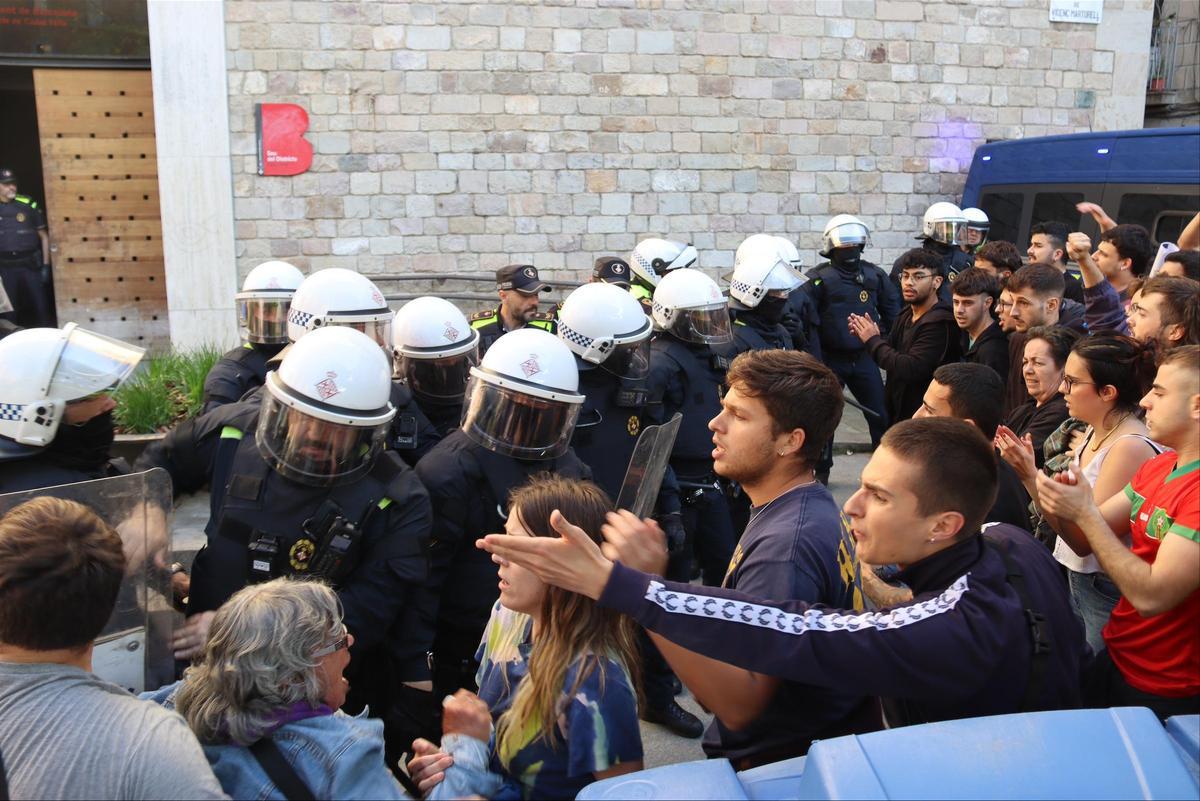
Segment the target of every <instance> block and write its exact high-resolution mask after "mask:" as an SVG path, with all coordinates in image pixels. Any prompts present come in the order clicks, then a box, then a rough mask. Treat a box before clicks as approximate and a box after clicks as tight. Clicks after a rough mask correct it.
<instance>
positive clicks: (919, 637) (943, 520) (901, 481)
mask: <svg viewBox="0 0 1200 801" xmlns="http://www.w3.org/2000/svg"><path fill="white" fill-rule="evenodd" d="M995 491H996V457H995V453H994V451H993V450H992V446H991V443H989V442H988V441H987V439H986V438H985V437H984V436H983V435H982V434H980V433H979V431H978V430H977V429H975V428H974V427H973V426H971V425H969V424H967V423H964V422H962V421H960V420H946V419H930V420H907V421H903V422H900V423H898V424H896V426H894V427H893V428H892V429H891V430H889V431H888V433H887V434H886V435H885V436H884V438H883V443H882V444H881V445H880V447H879V449H878V450H877V451H875V453H874V455H872V457H871V461H870V463H869V464H868V465H867V467H866V468H865V469H864V471H863V476H862V487H861V489H859V491H858V492H857V493H855V495H854V496H853V497H852V498H850V500H848V501H847V502H846V505H845V512H846V514H847V515H848V516H849V518H850V521H851V527H852V530H853V534H854V538H855V540H856V542H857V550H858V558H859V559H860V560H863V561H866V562H868V563H873V564H889V563H891V564H898V565H900V566H901V568H902V569H901V571H900V573H899V574H898V578H899V579H900V580H901V581H903V582H904V583H905V584H907V585H909V586H910V587H911V588H912V592H913V596H914V598H913V600H912V601H911V602H909V603H905V604H901V605H898V606H896V607H893V608H891V609H886V610H882V611H879V612H866V613H855V612H852V611H847V610H840V609H832V608H826V607H819V606H818V607H813V606H810V605H809V604H807V603H804V602H803V601H790V602H776V601H766V600H762V599H760V598H757V597H755V596H751V595H748V594H746V593H741V592H738V591H736V590H726V589H716V588H711V587H698V586H695V585H690V584H681V583H677V582H670V581H664V580H660V579H658V578H656V577H654V576H653V575H647V572H643V571H648V572H649V573H651V574H653V573H654V572H656V571H657V570H660V569H661V567H662V565H663V563H664V561H665V548H664V547H663V542H662V535H661V533H660V532H656V531H655V528H654V526H653V523H652V521H639V520H637V519H635V518H634V517H633V515H631V514H629V513H628V512H621V513H613V514H611V515H609V525H607V526H605V529H604V533H605V539H606V540H607V543H606V545H605V551H606V552H607V553H608V554H611V555H612V556H614V557H616V558H617V560H618V561H617V562H616V563H614V562H613V561H611V560H610V559H609V558H608V557H606V556H605V555H604V553H602V552H601V549H600V548H599V547H597V546H596V544H595V543H594V542H593V541H592V540H591V539H590V538H589V537H588V536H587V535H586V534H584V533H583V531H581V530H580V529H578V528H577V527H575V526H573V525H571V524H570V523H569V522H567V521H566V520H565V519H562V518H561V516H560V517H559V518H556V520H555V528H556V529H557V530H558V531H559V533H560V534H561V535H562V536H561V537H560V538H558V539H546V538H542V539H537V540H529V539H524V538H515V537H503V536H489V537H487V538H485V540H484V541H483V542H481V543H480V546H481V547H485V548H486V549H488V550H490V551H491V552H492V553H493V554H494V555H495V556H496V557H498V558H500V559H501V560H502V561H504V562H506V563H508V562H513V561H519V562H520V563H521V564H524V565H525V566H526V567H528V568H529V569H530V570H532V571H534V572H535V573H537V574H538V575H539V576H540V577H542V579H543V580H545V581H548V582H550V583H553V584H555V585H558V586H562V587H566V588H570V589H572V590H574V591H577V592H580V593H583V594H585V595H587V596H588V597H590V598H596V599H599V601H600V605H601V606H603V607H606V608H610V609H615V610H618V611H622V612H625V613H626V614H629V615H631V616H632V617H633V618H634V619H635V620H637V622H638V623H640V624H641V625H643V626H645V627H646V628H647V629H649V630H650V631H653V632H656V633H657V634H660V635H661V636H662V637H664V638H665V639H667V640H670V641H672V642H674V643H676V644H678V645H680V646H682V647H684V648H687V649H688V650H691V651H695V652H697V653H699V654H703V655H705V656H708V657H711V658H713V659H717V660H720V661H723V662H729V663H731V664H734V665H737V666H739V667H742V668H745V669H747V670H753V671H756V672H759V673H763V674H765V675H773V676H778V677H780V678H784V679H789V680H793V681H800V682H806V683H811V684H814V685H817V686H822V687H828V688H830V689H834V690H841V691H843V692H861V693H866V694H871V695H878V696H881V700H882V702H883V706H884V716H885V720H886V722H887V723H888V725H889V726H901V725H908V724H912V723H918V722H929V721H937V720H951V719H957V718H963V717H971V716H976V715H992V714H1002V713H1008V712H1016V711H1019V710H1027V711H1029V710H1038V709H1060V708H1071V707H1074V706H1076V705H1077V704H1078V702H1079V694H1080V693H1079V678H1080V663H1081V659H1082V657H1083V655H1084V653H1085V646H1084V642H1083V631H1082V627H1081V626H1080V624H1079V622H1078V620H1077V619H1076V618H1075V615H1074V613H1073V612H1072V611H1071V609H1070V600H1069V599H1068V597H1067V587H1066V582H1065V581H1064V580H1063V578H1062V575H1061V574H1060V572H1059V569H1058V565H1057V563H1055V562H1054V559H1053V558H1052V557H1051V556H1050V554H1049V553H1047V552H1046V551H1045V549H1044V548H1042V546H1040V545H1039V544H1038V543H1036V542H1034V541H1033V540H1032V539H1031V538H1030V537H1029V535H1028V534H1027V533H1025V532H1023V531H1020V530H1017V529H1014V528H1012V527H1010V526H1005V525H994V526H990V527H988V529H987V531H986V533H984V534H982V535H981V534H980V533H979V526H980V524H981V523H982V522H983V519H984V517H985V516H986V514H987V510H988V508H989V507H990V506H991V504H992V499H993V496H994V495H995ZM1018 572H1020V573H1021V575H1022V577H1023V580H1020V581H1019V582H1018V581H1016V580H1014V581H1012V582H1011V583H1010V580H1009V577H1010V576H1014V575H1015V574H1016V573H1018ZM1031 615H1040V616H1041V618H1037V619H1038V620H1039V621H1040V622H1039V625H1038V626H1037V627H1030V625H1029V620H1030V616H1031ZM1051 640H1052V642H1053V647H1048V646H1049V642H1050V641H1051Z"/></svg>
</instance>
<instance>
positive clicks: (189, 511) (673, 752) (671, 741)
mask: <svg viewBox="0 0 1200 801" xmlns="http://www.w3.org/2000/svg"><path fill="white" fill-rule="evenodd" d="M834 442H835V443H836V444H837V445H838V446H839V447H838V448H837V449H836V450H835V453H834V463H833V472H832V473H831V475H830V482H829V487H830V489H831V490H833V494H834V497H835V498H837V500H838V503H843V502H845V500H846V499H847V498H849V497H850V495H851V494H852V493H853V492H854V490H855V489H857V488H858V476H859V473H860V472H862V468H863V466H864V465H865V464H866V463H867V459H868V456H867V454H865V453H863V452H861V451H862V450H863V449H864V447H865V445H866V443H869V442H870V437H869V435H868V433H867V424H866V421H865V420H864V419H863V416H862V414H861V413H860V412H859V411H858V410H857V409H855V408H854V407H852V406H849V405H847V406H846V413H845V415H844V416H843V418H842V423H841V425H839V426H838V430H837V433H836V434H835V436H834ZM207 521H208V494H207V493H199V494H197V495H193V496H191V497H188V498H185V499H184V500H183V501H182V503H180V505H179V506H178V507H177V508H176V510H175V520H174V531H175V539H174V546H175V551H176V552H177V554H178V556H177V558H179V559H180V561H183V562H184V563H185V564H190V562H191V557H192V556H194V555H195V551H196V549H198V548H199V547H200V546H201V545H202V544H203V543H204V526H205V524H206V523H207ZM679 701H680V703H682V704H683V705H684V706H685V707H686V708H687V709H689V710H690V711H692V712H693V713H694V714H698V715H701V717H702V718H703V719H704V720H705V721H708V720H709V719H710V717H711V716H709V715H706V714H704V713H703V712H702V710H701V709H700V708H699V706H698V705H697V704H696V701H695V699H693V698H692V697H691V695H690V694H689V693H687V692H686V691H685V692H684V694H683V695H681V696H680V697H679ZM642 742H643V744H644V746H645V750H646V766H647V767H653V766H656V765H669V764H673V763H677V762H687V761H691V760H695V759H704V752H703V751H701V750H700V741H699V740H688V739H684V738H682V737H677V736H675V735H674V734H672V733H671V732H669V731H667V730H666V729H664V728H663V727H661V726H658V725H655V724H652V723H642Z"/></svg>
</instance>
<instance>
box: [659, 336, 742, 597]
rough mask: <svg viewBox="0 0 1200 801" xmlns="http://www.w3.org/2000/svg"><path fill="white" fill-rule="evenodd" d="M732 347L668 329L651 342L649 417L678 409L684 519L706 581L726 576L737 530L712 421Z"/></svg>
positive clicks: (676, 452)
mask: <svg viewBox="0 0 1200 801" xmlns="http://www.w3.org/2000/svg"><path fill="white" fill-rule="evenodd" d="M729 353H730V351H729V349H728V347H713V346H709V345H700V344H694V343H685V342H683V341H681V340H679V339H676V338H675V337H673V336H671V335H670V334H667V333H659V334H656V335H655V337H654V340H653V341H652V342H651V344H650V375H649V378H648V379H647V389H648V390H649V403H648V404H647V407H646V417H647V418H648V419H649V420H650V422H652V423H664V422H666V421H667V420H669V419H671V417H672V415H674V414H675V412H679V413H680V414H681V415H682V416H683V419H682V421H681V422H680V427H679V434H678V436H677V437H676V438H675V447H674V449H673V450H672V451H671V468H672V469H673V470H674V472H675V476H676V478H677V480H678V482H679V490H680V496H681V499H682V503H683V509H682V512H683V524H684V528H685V529H686V530H687V533H688V537H689V539H690V540H691V545H692V547H693V549H694V551H695V553H696V555H697V557H698V561H699V563H700V568H701V570H702V571H703V575H704V582H705V583H706V584H712V585H717V584H720V583H721V580H722V579H723V578H724V576H725V570H726V568H727V567H728V566H729V558H730V556H731V555H732V554H733V547H734V544H735V542H736V541H737V535H736V534H735V532H734V530H733V523H732V521H731V519H730V515H729V505H728V503H727V501H726V498H725V494H724V491H723V490H722V488H721V485H720V483H719V482H718V481H717V476H716V473H714V472H713V464H712V449H713V444H712V432H711V431H709V430H708V423H709V421H710V420H712V419H713V418H714V417H716V416H717V415H718V414H720V412H721V396H720V388H721V386H722V385H723V384H724V382H725V371H726V370H727V369H728V367H729V361H730V359H729Z"/></svg>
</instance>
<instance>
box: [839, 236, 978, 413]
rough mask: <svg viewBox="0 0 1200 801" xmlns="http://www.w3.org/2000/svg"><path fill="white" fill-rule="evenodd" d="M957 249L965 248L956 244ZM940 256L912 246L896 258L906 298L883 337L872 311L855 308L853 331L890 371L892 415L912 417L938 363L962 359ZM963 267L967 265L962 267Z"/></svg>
mask: <svg viewBox="0 0 1200 801" xmlns="http://www.w3.org/2000/svg"><path fill="white" fill-rule="evenodd" d="M953 252H954V253H955V254H958V255H959V256H963V257H964V258H966V257H967V256H966V254H965V253H963V252H962V251H961V250H958V249H957V248H955V249H954V250H953ZM942 269H943V267H942V257H941V256H939V255H938V254H937V253H935V252H933V251H930V250H926V249H924V248H914V249H913V250H910V251H908V252H907V253H905V254H904V255H903V256H901V257H900V258H899V259H897V260H896V270H897V271H898V273H899V277H900V286H901V293H902V294H903V296H904V302H905V304H906V306H905V308H904V311H902V312H901V313H900V316H899V317H898V318H897V319H896V324H895V325H893V326H892V330H891V331H890V332H888V337H887V339H886V340H885V339H884V338H883V336H882V334H880V331H879V326H878V324H876V322H875V321H874V320H872V319H871V318H870V317H867V316H864V315H858V314H851V315H850V316H849V318H848V320H847V323H848V325H849V327H850V332H851V333H852V334H854V335H855V336H857V337H858V338H859V340H861V341H862V342H863V343H864V344H865V345H866V346H867V351H868V352H869V353H870V354H871V357H872V358H873V359H875V363H876V364H878V365H879V366H880V367H882V368H883V369H884V370H885V371H887V383H886V385H885V386H884V397H885V402H886V404H887V413H888V419H890V420H904V419H907V418H909V417H912V414H913V412H915V411H916V410H917V408H918V407H919V406H920V405H921V396H922V395H924V394H925V388H926V387H928V386H929V380H930V379H931V378H932V377H933V371H934V370H936V369H937V368H938V366H939V365H942V364H945V363H946V362H952V361H957V360H958V327H957V326H956V325H955V323H954V314H953V312H951V310H950V304H949V303H948V302H943V301H941V300H939V299H938V288H939V287H941V285H942V280H943V278H942V275H943V274H942ZM963 269H964V270H965V269H966V267H963Z"/></svg>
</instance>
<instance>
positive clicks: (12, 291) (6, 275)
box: [0, 167, 55, 328]
mask: <svg viewBox="0 0 1200 801" xmlns="http://www.w3.org/2000/svg"><path fill="white" fill-rule="evenodd" d="M43 267H44V268H45V269H46V270H49V268H50V237H49V235H48V234H47V233H46V218H45V217H44V216H43V215H42V212H41V209H39V208H38V204H37V202H36V201H34V200H33V199H32V198H29V197H26V196H25V195H21V194H18V193H17V176H16V173H14V172H13V171H12V170H10V169H8V168H7V167H5V168H0V281H2V282H3V284H4V289H5V291H6V293H7V294H8V298H9V300H10V301H11V303H12V306H13V310H12V311H7V312H3V317H4V319H7V320H9V321H10V322H12V323H15V324H16V325H18V326H20V327H22V328H38V327H42V326H53V325H54V322H55V315H54V310H53V309H52V308H51V298H50V293H49V291H48V290H47V284H48V283H49V280H48V273H45V274H44V272H43Z"/></svg>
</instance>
